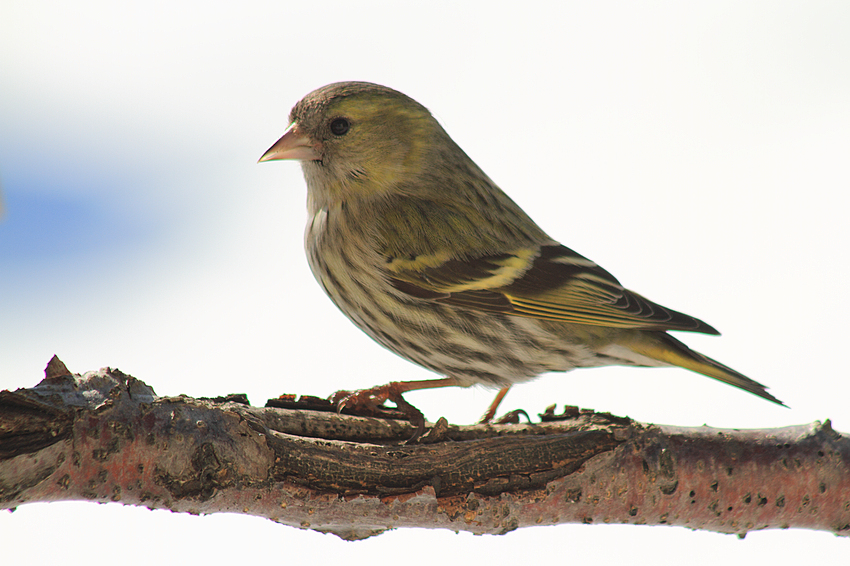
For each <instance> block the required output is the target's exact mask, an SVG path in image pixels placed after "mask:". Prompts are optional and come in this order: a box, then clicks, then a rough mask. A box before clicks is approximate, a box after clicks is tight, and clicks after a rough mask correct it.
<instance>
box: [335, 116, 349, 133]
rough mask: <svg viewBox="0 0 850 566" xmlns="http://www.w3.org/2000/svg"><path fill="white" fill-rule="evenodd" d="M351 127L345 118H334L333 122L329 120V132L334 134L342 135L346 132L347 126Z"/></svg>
mask: <svg viewBox="0 0 850 566" xmlns="http://www.w3.org/2000/svg"><path fill="white" fill-rule="evenodd" d="M350 127H351V124H350V123H349V121H348V120H346V119H345V118H335V119H334V120H333V122H331V133H333V135H335V136H344V135H345V134H346V133H348V128H350Z"/></svg>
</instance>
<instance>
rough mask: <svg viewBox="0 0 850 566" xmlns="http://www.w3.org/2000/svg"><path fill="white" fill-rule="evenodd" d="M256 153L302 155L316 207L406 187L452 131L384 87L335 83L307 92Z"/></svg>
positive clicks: (275, 156)
mask: <svg viewBox="0 0 850 566" xmlns="http://www.w3.org/2000/svg"><path fill="white" fill-rule="evenodd" d="M289 119H290V122H291V125H290V126H289V129H288V130H287V131H286V133H285V134H284V135H283V137H282V138H280V139H279V140H278V141H277V142H276V143H275V144H274V145H273V146H272V147H271V148H269V150H268V151H267V152H266V153H265V154H263V156H262V157H261V158H260V161H272V160H276V159H297V160H300V161H301V165H302V168H303V170H304V176H305V178H306V179H307V187H308V190H309V192H310V199H311V200H312V201H314V204H315V205H316V206H318V207H322V206H327V205H329V204H332V203H335V202H336V203H339V202H345V201H349V200H352V199H367V200H368V199H370V198H372V197H379V196H381V195H383V194H387V193H388V192H406V191H408V190H411V189H410V188H409V186H415V185H416V182H415V178H416V177H417V175H418V173H419V172H420V171H421V170H422V168H423V164H424V163H426V162H427V156H428V154H429V153H430V152H432V151H433V149H434V148H435V147H438V146H440V145H443V144H445V140H448V142H449V143H450V144H452V145H453V142H451V139H450V138H449V137H448V135H447V134H446V133H445V132H444V131H443V129H442V128H441V127H440V125H439V124H438V123H437V121H436V120H435V119H434V118H433V117H432V116H431V113H430V112H429V111H428V110H427V109H426V108H425V107H424V106H422V105H421V104H419V103H418V102H416V101H415V100H413V99H411V98H409V97H408V96H405V95H404V94H402V93H400V92H398V91H395V90H392V89H390V88H387V87H384V86H380V85H376V84H372V83H363V82H342V83H334V84H330V85H328V86H324V87H322V88H320V89H318V90H315V91H313V92H311V93H310V94H308V95H307V96H305V97H304V98H303V99H302V100H301V101H300V102H298V104H296V105H295V107H294V108H293V109H292V112H291V113H290V115H289Z"/></svg>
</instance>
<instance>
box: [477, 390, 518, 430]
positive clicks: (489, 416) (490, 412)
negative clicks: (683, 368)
mask: <svg viewBox="0 0 850 566" xmlns="http://www.w3.org/2000/svg"><path fill="white" fill-rule="evenodd" d="M510 388H511V386H510V385H508V386H507V387H502V388H501V389H499V392H498V393H496V398H495V399H493V402H492V403H490V406H489V407H488V408H487V412H485V413H484V414H483V415H481V418H480V419H479V420H478V424H485V423H489V422H490V421H492V420H493V417H494V416H496V409H498V408H499V405H500V404H501V402H502V399H504V398H505V395H507V394H508V389H510Z"/></svg>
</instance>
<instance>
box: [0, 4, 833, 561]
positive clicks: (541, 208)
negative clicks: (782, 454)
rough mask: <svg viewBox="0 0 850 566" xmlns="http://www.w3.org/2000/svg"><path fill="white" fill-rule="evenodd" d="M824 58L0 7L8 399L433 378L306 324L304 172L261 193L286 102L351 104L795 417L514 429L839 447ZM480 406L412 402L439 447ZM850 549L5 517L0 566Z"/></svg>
mask: <svg viewBox="0 0 850 566" xmlns="http://www.w3.org/2000/svg"><path fill="white" fill-rule="evenodd" d="M847 29H850V4H847V3H845V2H838V1H836V2H822V1H809V2H773V1H771V2H767V1H765V2H725V1H717V2H706V3H695V2H689V3H679V2H641V3H636V2H593V3H590V2H569V1H568V2H562V3H559V4H558V5H557V6H548V5H546V4H545V3H535V2H524V3H522V5H521V6H519V7H517V6H516V5H512V7H511V9H508V8H497V7H494V6H493V5H492V3H489V2H468V3H463V4H462V5H459V3H456V2H439V1H435V2H429V3H427V4H422V3H402V2H394V3H390V2H386V3H383V2H368V1H365V2H356V3H353V2H339V1H336V0H327V1H325V2H322V3H321V4H316V3H312V2H300V3H294V2H279V1H278V2H250V1H247V2H239V3H238V4H233V5H225V3H221V4H218V3H209V2H205V3H200V2H181V3H174V2H158V1H151V0H148V1H146V2H123V3H114V2H95V1H87V0H80V1H77V2H44V1H40V0H27V1H19V0H6V1H5V2H4V3H3V7H2V8H0V194H2V208H3V212H2V217H0V389H15V388H18V387H31V386H33V385H35V384H36V383H38V381H40V379H41V378H42V377H43V369H44V367H45V366H46V364H47V362H48V360H49V359H50V357H51V356H52V355H54V354H56V355H58V356H59V357H60V358H61V359H62V360H63V361H64V362H65V363H66V364H67V366H68V367H69V369H71V371H74V372H78V373H82V372H85V371H89V370H95V369H98V368H100V367H105V366H110V367H117V368H119V369H121V370H122V371H124V372H126V373H129V374H131V375H133V376H135V377H137V378H139V379H141V380H143V381H145V382H146V383H148V384H149V385H151V386H152V387H153V388H154V389H155V390H156V392H157V393H158V394H159V395H177V394H187V395H192V396H216V395H223V394H226V393H231V392H243V393H247V394H248V397H249V399H250V400H251V401H252V402H253V403H254V404H256V405H262V404H263V403H264V402H265V400H266V399H267V398H270V397H275V396H277V395H279V394H281V393H298V394H312V395H320V396H327V395H329V394H331V393H332V392H333V391H336V390H338V389H352V388H361V387H369V386H372V385H378V384H382V383H386V382H389V381H392V380H399V379H404V380H409V379H428V378H430V377H433V376H432V375H431V374H429V373H428V372H427V371H426V370H424V369H421V368H418V367H416V366H414V365H412V364H410V363H408V362H406V361H404V360H402V359H401V358H398V357H396V356H395V355H393V354H391V353H389V352H387V351H385V350H383V349H382V348H381V347H380V346H378V345H377V344H375V343H373V342H372V341H371V340H370V339H369V338H368V337H366V336H365V334H363V333H361V332H360V331H359V330H357V329H356V328H355V327H354V326H353V325H352V324H350V323H349V322H348V321H347V320H346V319H345V318H344V316H343V315H342V314H341V313H339V311H338V310H337V309H336V308H335V307H334V306H333V304H332V303H331V302H330V301H329V300H328V299H327V298H326V297H325V296H324V294H323V292H322V290H321V289H320V287H319V286H318V285H317V284H316V282H315V280H314V278H313V276H312V274H311V273H310V270H309V268H308V266H307V262H306V260H305V258H304V253H303V243H302V242H303V229H304V222H305V218H306V214H305V195H306V189H305V186H304V182H303V178H302V176H301V172H300V168H299V167H298V165H297V164H296V163H289V162H272V163H263V164H257V159H258V158H259V157H260V155H262V153H263V152H264V151H265V150H266V149H267V148H268V147H269V146H270V145H271V144H272V143H273V142H274V141H276V140H277V139H278V138H279V137H280V136H281V135H282V134H283V132H284V130H285V128H286V127H287V125H288V120H287V117H288V114H289V110H290V108H291V107H292V106H293V105H294V104H295V103H296V102H297V101H298V100H299V99H300V98H301V97H303V96H304V95H305V94H307V93H308V92H310V91H312V90H313V89H315V88H318V87H320V86H323V85H325V84H328V83H331V82H336V81H341V80H365V81H372V82H377V83H381V84H385V85H387V86H390V87H392V88H395V89H397V90H400V91H402V92H404V93H406V94H408V95H409V96H411V97H413V98H414V99H416V100H418V101H419V102H421V103H422V104H424V105H425V106H426V107H428V108H429V109H431V111H432V113H433V114H434V115H435V116H436V117H437V119H438V120H439V121H440V122H441V123H442V124H443V126H444V127H445V129H446V130H447V131H448V133H449V134H450V135H451V136H452V137H453V138H454V139H455V141H457V142H458V144H459V145H460V146H461V147H462V148H464V150H465V151H466V153H467V154H469V155H470V156H471V157H472V158H473V159H474V160H475V161H476V163H478V165H479V166H481V168H482V169H483V170H484V171H486V172H487V173H488V175H489V176H490V177H491V178H492V179H493V180H494V181H495V182H496V183H497V184H499V186H500V187H502V188H503V189H504V190H505V191H506V192H507V193H508V194H509V195H511V197H512V198H513V199H514V200H515V201H516V202H518V203H519V204H520V205H521V206H522V207H523V208H524V209H525V210H526V212H528V213H529V214H530V215H531V217H532V218H534V219H535V220H536V221H537V222H538V224H540V225H541V226H542V227H543V228H544V229H545V230H546V231H547V232H548V233H549V234H550V235H551V236H552V237H553V238H556V239H558V240H560V241H561V242H562V243H564V244H565V245H567V246H568V247H570V248H572V249H574V250H576V251H578V252H579V253H581V254H583V255H585V256H587V257H590V258H591V259H593V260H594V261H596V262H598V263H599V264H601V265H602V266H603V267H604V268H605V269H607V270H608V271H610V272H612V273H613V274H614V275H615V276H617V277H618V278H619V279H620V281H621V282H622V283H623V284H624V285H626V286H627V287H629V288H630V289H633V290H635V291H637V292H638V293H640V294H642V295H645V296H647V297H648V298H650V299H652V300H653V301H656V302H659V303H661V304H663V305H665V306H669V307H671V308H674V309H676V310H680V311H683V312H686V313H688V314H692V315H694V316H697V317H699V318H701V319H703V320H705V321H706V322H708V323H709V324H711V325H713V326H715V327H716V328H718V329H719V330H720V331H721V332H722V333H723V336H722V337H713V336H702V335H684V334H679V335H678V337H679V338H680V339H682V340H683V341H685V342H687V343H688V344H689V345H690V346H692V347H693V348H695V349H697V350H699V351H701V352H703V353H705V354H707V355H709V356H711V357H713V358H716V359H719V360H721V361H722V362H723V363H725V364H727V365H729V366H731V367H734V368H736V369H738V370H740V371H741V372H743V373H745V374H747V375H749V376H750V377H752V378H753V379H756V380H758V381H760V382H762V383H764V384H766V385H767V386H769V387H770V391H771V393H773V394H774V395H776V396H777V397H779V398H780V399H782V400H783V401H785V402H786V403H787V404H788V405H789V406H790V409H784V408H781V407H777V406H774V405H772V404H770V403H767V402H765V401H764V400H761V399H759V398H757V397H755V396H752V395H748V394H746V393H744V392H741V391H739V390H736V389H733V388H730V387H728V386H726V385H723V384H720V383H718V382H715V381H713V380H710V379H707V378H704V377H701V376H698V375H696V374H692V373H689V372H687V371H684V370H678V369H635V368H600V369H592V370H579V371H575V372H571V373H568V374H551V375H545V376H542V377H540V378H539V379H538V380H536V381H534V382H533V383H529V384H524V385H521V386H518V387H515V388H513V389H512V390H511V392H510V394H509V395H508V397H507V398H506V399H505V401H504V403H503V405H502V406H503V408H504V409H505V410H508V409H512V408H523V409H526V410H527V411H528V412H529V413H530V414H532V415H534V414H536V413H539V412H542V411H543V409H544V408H545V407H546V406H547V405H549V404H551V403H558V404H559V405H562V404H570V405H578V406H581V407H590V408H593V409H596V410H598V411H609V412H612V413H614V414H618V415H628V416H630V417H632V418H635V419H638V420H641V421H646V422H653V423H664V424H674V425H681V426H701V425H703V424H707V425H710V426H716V427H726V428H768V427H779V426H786V425H794V424H802V423H809V422H813V421H815V420H825V419H832V422H833V426H834V428H835V429H836V430H839V431H850V409H848V405H847V399H848V398H850V379H848V378H847V370H846V369H845V363H844V361H843V354H844V353H845V352H846V351H847V344H846V343H847V324H846V321H847V320H848V317H850V301H847V300H846V299H845V298H844V296H843V295H844V293H845V286H846V282H847V281H848V278H850V266H848V256H847V251H846V245H847V240H848V238H847V234H846V224H847V217H848V208H850V207H848V204H847V197H846V194H845V193H846V192H847V190H848V188H850V166H848V156H850V104H848V101H850V66H849V65H848V64H847V62H848V61H850V34H847ZM493 393H494V392H492V391H489V390H486V389H478V388H472V389H468V390H461V389H445V390H432V391H422V392H414V393H411V394H408V395H407V397H406V398H407V399H408V400H409V401H411V402H412V403H413V404H414V405H416V406H417V407H419V408H420V409H421V410H422V411H423V412H424V413H425V415H426V416H427V417H428V419H429V420H431V421H435V420H436V419H437V418H438V417H440V416H445V417H446V418H448V419H449V421H450V422H454V423H459V424H468V423H471V422H474V421H475V420H476V419H477V418H478V416H479V415H480V414H481V413H482V412H483V411H484V409H485V408H486V407H487V405H488V404H489V402H490V400H491V397H492V395H493ZM45 533H49V534H48V535H45ZM128 535H129V536H128ZM45 536H48V537H49V538H48V539H47V540H48V541H49V544H46V543H45V540H46V539H45ZM215 540H218V541H221V542H218V543H213V544H211V543H210V541H215ZM614 541H616V544H612V543H613V542H614ZM131 545H132V546H131ZM318 545H321V546H318ZM847 545H848V542H847V541H846V540H844V539H839V538H836V537H834V536H832V535H831V534H829V533H823V532H809V531H799V530H784V531H765V532H753V533H750V534H749V535H748V536H747V537H746V538H745V539H744V540H739V539H738V538H737V537H734V536H726V535H719V534H715V533H703V532H691V531H688V530H685V529H681V528H672V527H634V526H587V525H561V526H556V527H545V528H529V529H524V530H520V531H517V532H513V533H510V534H508V535H506V536H502V537H495V536H485V537H473V536H471V535H468V534H466V533H459V534H456V533H452V532H447V531H428V530H413V529H408V530H398V531H393V532H389V533H387V534H384V535H381V536H378V537H374V538H372V539H369V540H366V541H361V542H356V543H346V542H343V541H340V540H338V539H336V538H335V537H333V536H332V535H321V534H318V533H314V532H311V531H301V530H297V529H294V528H290V527H284V526H281V525H277V524H274V523H271V522H270V521H267V520H264V519H259V518H255V517H246V516H239V515H212V516H204V517H195V516H189V515H177V514H173V513H169V512H165V511H149V510H146V509H139V508H130V507H122V506H120V505H116V504H106V505H94V504H91V503H53V504H49V505H48V504H30V505H24V506H21V507H19V508H18V509H17V510H16V511H15V512H14V513H8V512H2V513H0V546H2V548H3V549H4V551H3V552H4V556H5V557H7V558H8V559H9V562H10V563H47V562H48V561H59V560H61V561H62V562H63V563H66V564H81V563H83V562H85V563H86V564H92V565H98V564H110V563H113V561H114V559H115V558H114V557H115V555H116V554H118V555H120V556H121V557H122V562H123V563H126V564H136V563H148V562H149V559H150V558H149V556H150V555H149V554H148V552H147V550H148V549H150V548H151V547H153V546H155V547H156V552H157V554H158V555H165V554H167V555H169V557H170V558H171V559H172V560H174V561H177V560H180V559H185V560H193V561H202V560H214V561H216V562H219V561H225V560H244V558H245V557H250V559H251V560H263V561H272V562H276V561H283V560H287V561H291V560H299V559H301V560H313V561H315V560H316V557H317V556H321V554H322V552H324V551H326V552H328V553H333V555H334V556H344V557H345V560H346V562H347V563H350V564H366V563H369V564H371V563H373V562H374V560H375V558H376V556H380V555H379V554H378V553H388V552H396V553H399V554H397V556H403V557H404V561H405V563H406V564H410V565H411V566H415V565H419V564H433V563H438V562H439V561H452V559H456V557H457V556H459V555H460V554H461V553H474V555H475V556H476V559H477V561H479V562H481V563H519V562H520V561H521V560H523V559H527V557H528V553H529V550H531V549H534V550H535V551H537V552H542V553H548V554H549V555H551V556H569V557H570V558H571V559H572V560H577V561H581V560H582V559H594V558H596V559H598V557H600V553H601V552H602V551H601V550H600V549H604V553H605V555H604V558H605V560H606V561H628V562H629V563H630V564H650V563H651V564H653V565H656V566H658V565H667V564H671V565H672V564H682V563H683V560H685V559H687V563H688V564H691V565H701V564H712V565H715V564H718V563H729V564H736V563H746V562H750V563H756V562H758V563H766V562H767V561H768V560H769V561H770V562H772V563H773V564H779V565H782V564H799V563H802V562H803V561H809V560H810V559H811V556H812V550H813V549H817V556H818V558H819V560H820V562H821V563H823V564H830V563H839V562H840V561H842V560H846V556H847V552H848V550H847V549H848V546H847ZM128 548H133V549H136V550H138V549H139V548H141V549H143V551H142V552H129V553H128ZM411 548H416V552H415V553H411V552H410V549H411ZM10 553H11V554H10ZM341 553H344V554H341ZM842 557H843V558H842Z"/></svg>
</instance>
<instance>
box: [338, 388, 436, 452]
mask: <svg viewBox="0 0 850 566" xmlns="http://www.w3.org/2000/svg"><path fill="white" fill-rule="evenodd" d="M404 385H405V383H402V382H398V381H393V382H391V383H388V384H386V385H379V386H377V387H371V388H369V389H360V390H357V391H337V392H336V393H334V394H333V395H331V397H330V401H331V403H333V404H334V405H335V406H336V410H337V412H342V411H343V410H345V412H346V413H350V414H355V415H360V416H367V417H383V416H386V411H387V409H388V408H387V407H385V406H384V402H385V401H391V402H392V403H395V406H396V408H397V409H398V410H399V411H401V413H403V414H404V416H406V417H407V419H408V420H409V421H410V424H411V425H413V426H414V427H415V429H416V431H415V432H414V433H413V436H412V437H410V438H409V439H408V440H407V442H408V443H410V442H413V441H414V440H416V439H417V438H419V437H420V436H421V435H422V433H423V432H425V415H423V414H422V411H420V410H419V409H417V408H416V407H414V406H413V405H411V404H410V403H408V402H407V401H405V400H404V397H402V396H401V394H402V392H403V391H406V390H407V389H405V388H404Z"/></svg>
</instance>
